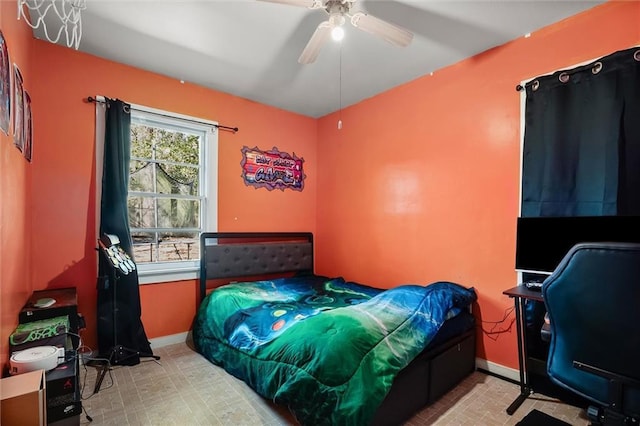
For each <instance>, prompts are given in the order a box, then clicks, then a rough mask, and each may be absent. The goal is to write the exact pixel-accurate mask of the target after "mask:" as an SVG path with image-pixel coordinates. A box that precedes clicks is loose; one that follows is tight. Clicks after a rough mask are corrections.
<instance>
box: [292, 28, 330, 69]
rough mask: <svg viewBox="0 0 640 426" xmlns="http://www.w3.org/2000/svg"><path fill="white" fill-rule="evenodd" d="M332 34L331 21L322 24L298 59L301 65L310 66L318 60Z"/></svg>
mask: <svg viewBox="0 0 640 426" xmlns="http://www.w3.org/2000/svg"><path fill="white" fill-rule="evenodd" d="M330 34H331V24H330V23H329V21H324V22H321V23H320V25H318V27H317V28H316V30H315V31H314V32H313V35H312V36H311V39H310V40H309V42H308V43H307V45H306V46H305V48H304V50H303V51H302V54H300V57H299V58H298V62H299V63H301V64H310V63H312V62H314V61H315V60H316V58H317V57H318V54H319V53H320V49H321V48H322V45H323V44H324V43H325V42H326V41H327V39H328V38H329V35H330Z"/></svg>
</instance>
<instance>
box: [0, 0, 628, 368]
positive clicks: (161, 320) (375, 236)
mask: <svg viewBox="0 0 640 426" xmlns="http://www.w3.org/2000/svg"><path fill="white" fill-rule="evenodd" d="M15 8H16V6H15V3H14V2H0V23H1V24H2V30H3V32H4V33H5V37H6V38H7V39H8V44H9V49H10V54H11V56H12V61H14V62H17V63H18V65H19V66H20V68H21V70H22V73H23V75H24V77H25V87H26V88H27V90H28V91H29V92H30V93H31V96H32V100H33V104H32V105H33V116H34V132H35V135H34V152H33V163H31V164H27V163H26V162H25V161H24V160H23V159H22V157H21V156H20V154H19V153H18V152H17V150H16V149H15V148H14V147H13V146H12V143H11V141H10V139H9V138H8V137H6V136H4V135H0V154H1V162H2V163H1V167H0V179H1V180H0V191H1V192H0V194H1V207H0V226H1V228H0V237H1V241H0V253H1V256H0V277H1V279H2V281H1V282H0V291H1V296H2V301H1V303H0V306H1V308H2V312H1V324H0V325H1V335H0V339H1V342H0V345H1V346H0V353H1V360H2V364H4V363H6V360H7V355H8V348H7V347H6V343H5V342H6V341H7V338H8V335H9V334H10V332H11V331H12V330H13V328H14V327H15V325H16V323H17V313H18V311H19V309H20V307H21V306H22V305H23V304H24V302H25V301H26V299H27V298H28V296H29V294H30V293H31V291H32V290H34V289H42V288H47V287H65V286H77V287H78V293H79V299H80V311H81V312H83V313H84V315H85V317H86V318H87V323H88V330H87V333H86V335H85V340H86V342H87V344H89V345H90V346H94V345H95V341H96V340H95V312H96V309H95V303H96V302H95V300H96V290H95V278H96V266H95V264H96V252H95V250H94V247H95V235H94V229H95V183H94V181H95V180H94V177H93V174H94V169H95V161H94V158H95V151H94V141H93V139H94V136H93V134H94V108H93V105H91V104H87V103H85V102H83V99H85V98H86V97H87V96H89V95H96V94H103V95H106V96H110V97H119V98H121V99H124V100H126V101H129V102H133V103H137V104H141V105H146V106H150V107H154V108H160V109H165V110H170V111H174V112H178V113H181V114H189V115H193V116H197V117H202V118H205V119H212V120H217V121H219V122H220V123H221V124H225V125H230V126H238V127H239V128H240V131H239V132H238V133H237V134H235V135H234V134H231V133H227V132H221V133H220V141H219V163H220V166H219V184H218V188H219V207H218V208H219V211H218V216H219V219H218V229H219V230H224V231H252V230H255V231H257V230H283V231H285V230H287V231H294V230H295V231H299V230H304V231H307V230H310V231H312V232H314V233H315V234H316V241H317V256H316V262H317V269H318V272H320V273H325V274H329V275H342V276H345V277H346V278H349V279H354V280H359V281H363V282H367V283H370V284H376V285H380V286H384V287H390V286H394V285H397V284H399V283H402V282H421V283H425V282H430V281H434V280H452V281H457V282H460V283H462V284H466V285H473V286H475V287H476V288H477V290H478V294H479V296H480V305H479V311H478V312H479V316H480V317H481V318H482V319H483V320H486V321H492V320H497V319H500V318H501V317H502V315H503V312H504V310H505V309H507V308H508V307H510V306H511V301H510V300H508V299H507V298H506V297H504V296H502V294H501V292H502V290H503V289H505V288H507V287H510V286H512V285H513V284H515V279H516V277H515V273H514V272H513V257H514V247H515V217H516V215H517V211H518V170H519V126H520V118H519V95H518V94H517V93H516V92H515V90H514V87H515V84H516V83H518V82H519V81H521V80H523V79H527V78H530V77H534V76H536V75H539V74H542V73H546V72H548V71H551V70H554V69H557V68H561V67H566V66H570V65H572V64H574V63H577V62H581V61H584V60H587V59H591V58H595V57H598V56H602V55H605V54H607V53H610V52H612V51H614V50H619V49H622V48H626V47H629V46H631V45H634V44H639V43H640V33H639V31H640V30H639V28H640V25H639V23H640V5H639V4H638V2H619V3H618V2H615V3H608V4H605V5H603V6H600V7H597V8H595V9H593V10H591V11H589V12H587V13H585V14H581V15H579V16H576V17H573V18H571V19H568V20H565V21H563V22H561V23H558V24H556V25H553V26H551V27H549V28H547V29H545V30H542V31H540V32H537V33H534V34H533V35H532V37H530V38H528V39H518V40H515V41H513V42H512V43H509V44H507V45H504V46H501V47H499V48H496V49H492V50H490V51H488V52H485V53H484V54H481V55H478V56H476V57H473V58H471V59H469V60H465V61H462V62H460V63H458V64H456V65H454V66H452V67H449V68H446V69H444V70H440V71H438V72H436V73H435V74H434V76H433V77H429V76H426V77H423V78H420V79H418V80H416V81H414V82H412V83H409V84H406V85H403V86H401V87H398V88H396V89H393V90H391V91H389V92H387V93H385V94H382V95H380V96H376V97H374V98H372V99H370V100H367V101H364V102H362V103H360V104H358V105H356V106H354V107H352V108H348V109H346V110H345V111H343V112H342V119H343V122H344V127H343V129H342V130H341V131H337V130H336V121H337V116H336V115H335V114H334V115H331V116H327V117H324V118H322V119H319V120H314V119H310V118H306V117H302V116H299V115H296V114H292V113H288V112H284V111H281V110H278V109H275V108H271V107H267V106H264V105H261V104H257V103H254V102H251V101H248V100H245V99H242V98H238V97H234V96H231V95H227V94H224V93H220V92H216V91H212V90H208V89H204V88H202V87H198V86H195V85H191V84H189V83H187V84H180V82H179V81H176V80H173V79H170V78H167V77H163V76H160V75H157V74H153V73H149V72H146V71H143V70H140V69H135V68H132V67H128V66H126V65H122V64H117V63H114V62H110V61H105V60H102V59H99V58H97V57H93V56H89V55H86V54H83V53H81V52H77V51H74V50H70V49H66V48H62V47H59V46H55V45H52V44H50V43H48V42H43V41H38V40H33V39H32V38H31V32H30V30H29V29H28V28H27V27H26V25H24V23H22V22H17V21H16V20H15ZM317 141H321V142H322V143H318V144H317V146H316V142H317ZM244 145H247V146H250V147H253V146H258V147H259V148H261V149H270V148H272V147H273V146H277V147H278V148H279V149H280V150H281V151H286V152H295V153H296V155H298V156H301V157H304V158H305V160H306V162H305V167H306V174H307V180H306V183H305V185H306V187H305V190H304V191H303V192H292V191H285V192H281V191H271V192H269V191H266V190H265V189H254V188H252V187H246V186H245V185H244V184H243V182H242V180H241V178H240V173H241V172H240V167H239V163H240V160H241V155H240V149H241V148H242V147H243V146H244ZM322 165H324V167H322ZM283 206H295V207H296V208H295V209H290V210H287V212H286V214H287V215H286V219H283V215H282V212H281V209H282V208H283ZM371 259H376V261H374V262H371ZM196 290H197V289H196V282H195V281H183V282H176V283H166V284H154V285H145V286H141V288H140V293H141V300H142V312H143V313H142V317H143V322H144V324H145V329H146V331H147V334H148V336H149V337H150V338H153V337H159V336H164V335H170V334H174V333H180V332H184V331H186V330H187V329H188V328H189V326H190V324H191V321H192V319H193V315H194V313H195V307H196ZM480 350H481V352H480V356H483V357H485V358H487V359H489V360H491V361H493V362H497V363H500V364H504V365H509V366H512V367H515V366H516V361H515V360H516V346H515V334H514V333H510V334H507V335H501V336H500V337H499V339H498V340H497V341H495V342H494V341H493V340H491V339H488V338H487V337H484V338H483V339H482V342H481V347H480Z"/></svg>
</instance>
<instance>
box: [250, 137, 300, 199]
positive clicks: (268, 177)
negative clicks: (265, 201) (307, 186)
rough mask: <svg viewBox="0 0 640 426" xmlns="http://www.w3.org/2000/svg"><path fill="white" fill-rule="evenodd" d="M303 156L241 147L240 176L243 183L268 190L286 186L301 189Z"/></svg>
mask: <svg viewBox="0 0 640 426" xmlns="http://www.w3.org/2000/svg"><path fill="white" fill-rule="evenodd" d="M302 163H304V159H303V158H298V157H296V155H295V153H294V154H293V155H290V154H287V153H286V152H280V151H278V148H276V147H275V146H274V147H273V149H272V150H271V151H261V150H260V149H258V147H254V148H249V147H247V146H245V147H243V148H242V162H241V163H240V165H241V166H242V177H243V178H244V183H245V185H247V186H248V185H253V186H255V187H257V188H267V189H268V190H269V191H271V190H273V189H276V188H277V189H280V190H282V191H284V190H285V189H286V188H289V189H293V190H295V191H302V189H303V188H304V179H305V178H306V175H305V174H304V172H303V171H302Z"/></svg>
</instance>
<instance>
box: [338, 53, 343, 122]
mask: <svg viewBox="0 0 640 426" xmlns="http://www.w3.org/2000/svg"><path fill="white" fill-rule="evenodd" d="M339 72H340V78H339V79H338V80H339V86H338V91H339V92H340V93H339V99H340V105H339V108H338V130H342V42H340V71H339Z"/></svg>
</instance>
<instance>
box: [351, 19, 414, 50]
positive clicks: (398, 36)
mask: <svg viewBox="0 0 640 426" xmlns="http://www.w3.org/2000/svg"><path fill="white" fill-rule="evenodd" d="M351 23H352V24H353V26H354V27H356V28H358V29H360V30H362V31H366V32H368V33H371V34H374V35H377V36H379V37H382V38H383V39H384V40H386V41H388V42H389V43H391V44H393V45H396V46H400V47H406V46H408V45H409V44H410V43H411V40H413V33H412V32H411V31H409V30H406V29H404V28H402V27H399V26H397V25H394V24H391V23H389V22H387V21H383V20H382V19H379V18H376V17H375V16H371V15H367V14H366V13H364V12H356V13H354V14H353V15H352V16H351Z"/></svg>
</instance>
